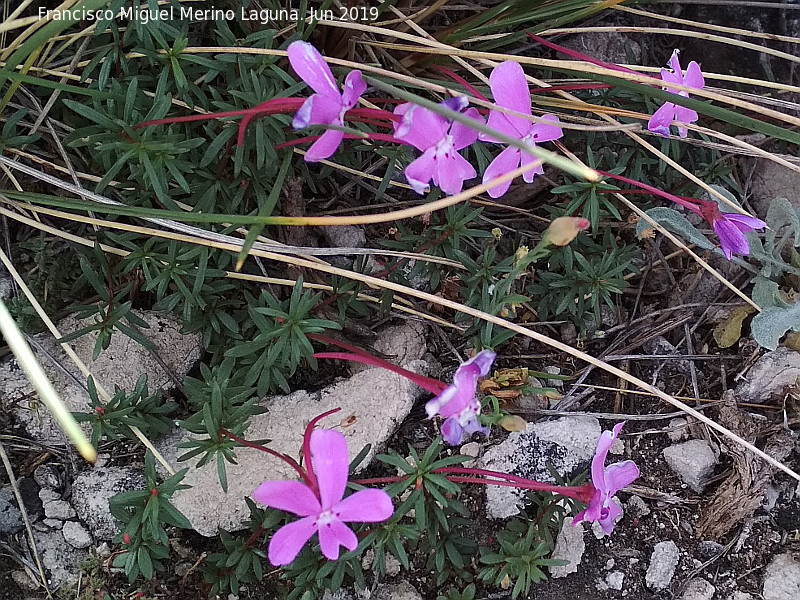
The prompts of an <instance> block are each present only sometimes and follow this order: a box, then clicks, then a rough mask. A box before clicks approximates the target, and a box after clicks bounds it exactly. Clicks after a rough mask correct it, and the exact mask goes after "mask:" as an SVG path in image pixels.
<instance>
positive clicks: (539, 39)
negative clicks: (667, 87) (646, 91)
mask: <svg viewBox="0 0 800 600" xmlns="http://www.w3.org/2000/svg"><path fill="white" fill-rule="evenodd" d="M526 33H527V34H528V37H529V38H531V39H532V40H533V41H535V42H538V43H539V44H541V45H542V46H545V47H546V48H550V49H551V50H555V51H556V52H560V53H561V54H565V55H566V56H569V57H570V58H575V59H577V60H582V61H584V62H588V63H591V64H593V65H597V66H600V67H605V68H606V69H611V70H612V71H621V72H622V73H629V74H631V75H637V76H638V75H641V73H637V72H636V71H634V70H632V69H628V68H627V67H621V66H619V65H615V64H614V63H609V62H604V61H602V60H598V59H596V58H594V57H592V56H588V55H586V54H583V53H581V52H577V51H576V50H571V49H569V48H565V47H564V46H559V45H558V44H554V43H553V42H548V41H547V40H546V39H544V38H543V37H539V36H538V35H534V34H532V33H530V32H526ZM651 79H653V80H654V81H657V82H658V85H661V80H660V79H656V78H655V77H651Z"/></svg>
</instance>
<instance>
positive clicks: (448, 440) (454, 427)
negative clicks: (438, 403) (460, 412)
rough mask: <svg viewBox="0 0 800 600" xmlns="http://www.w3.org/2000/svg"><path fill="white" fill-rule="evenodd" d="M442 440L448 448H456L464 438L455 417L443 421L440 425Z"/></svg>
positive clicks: (461, 428)
mask: <svg viewBox="0 0 800 600" xmlns="http://www.w3.org/2000/svg"><path fill="white" fill-rule="evenodd" d="M441 431H442V438H444V442H445V444H447V445H448V446H458V445H459V444H460V443H461V440H462V439H463V437H464V428H463V427H461V424H460V423H459V422H458V419H456V418H455V417H450V418H448V419H445V422H444V423H442V430H441Z"/></svg>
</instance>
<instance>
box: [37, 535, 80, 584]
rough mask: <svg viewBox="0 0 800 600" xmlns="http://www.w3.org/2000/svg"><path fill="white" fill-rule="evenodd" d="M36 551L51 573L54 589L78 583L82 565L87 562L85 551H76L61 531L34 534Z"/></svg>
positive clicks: (50, 578)
mask: <svg viewBox="0 0 800 600" xmlns="http://www.w3.org/2000/svg"><path fill="white" fill-rule="evenodd" d="M34 540H35V541H36V549H37V550H38V551H39V556H40V557H41V559H42V564H43V565H44V567H45V569H47V571H48V572H49V573H50V577H49V583H50V584H51V586H52V587H53V588H58V587H60V586H62V585H65V584H68V585H74V584H75V583H77V581H78V574H79V573H80V566H81V563H82V562H83V561H84V560H86V557H87V556H88V553H87V552H86V551H85V550H76V549H75V548H73V547H72V546H70V545H69V544H67V542H66V541H65V540H64V536H63V535H61V532H60V531H51V532H37V533H35V534H34Z"/></svg>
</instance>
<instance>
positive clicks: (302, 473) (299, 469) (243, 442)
mask: <svg viewBox="0 0 800 600" xmlns="http://www.w3.org/2000/svg"><path fill="white" fill-rule="evenodd" d="M219 433H220V435H223V436H225V437H226V438H230V439H232V440H233V441H234V442H236V443H238V444H241V445H242V446H246V447H248V448H253V449H254V450H260V451H261V452H266V453H267V454H269V455H270V456H274V457H275V458H279V459H281V460H282V461H283V462H285V463H287V464H288V465H289V466H290V467H292V468H293V469H294V470H295V471H297V474H298V475H299V476H300V478H301V479H302V480H303V481H305V482H306V484H309V478H308V474H307V473H306V472H305V470H304V469H303V467H301V466H300V465H299V464H298V462H297V461H296V460H295V459H293V458H292V457H291V456H288V455H286V454H281V453H280V452H276V451H275V450H272V449H271V448H267V447H266V446H262V445H261V444H256V443H254V442H248V441H247V440H246V439H244V438H240V437H239V436H238V435H236V434H234V433H231V432H230V431H228V430H227V429H224V428H222V427H220V428H219ZM309 487H310V485H309Z"/></svg>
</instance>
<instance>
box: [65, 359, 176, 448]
mask: <svg viewBox="0 0 800 600" xmlns="http://www.w3.org/2000/svg"><path fill="white" fill-rule="evenodd" d="M87 389H88V390H89V399H90V406H91V407H92V412H89V413H72V414H73V416H74V417H75V420H76V421H78V422H83V423H91V425H92V445H93V446H95V447H97V444H98V443H99V442H100V441H101V440H106V441H117V440H119V439H121V438H127V439H129V440H136V439H137V437H136V435H135V434H134V433H133V431H132V430H131V428H132V427H137V428H138V429H139V430H140V431H141V432H142V433H143V434H144V435H146V436H148V437H149V438H151V439H152V438H155V437H158V436H161V435H165V434H167V433H169V432H170V431H171V430H172V427H173V424H172V420H171V419H170V418H169V415H170V414H171V413H173V412H174V411H175V409H176V408H177V404H175V403H174V402H169V401H167V402H165V401H164V399H163V397H162V394H161V393H160V392H156V393H155V394H148V392H147V375H146V374H143V375H142V376H141V377H139V379H138V381H137V382H136V386H135V387H134V388H133V391H132V392H131V393H130V394H128V393H126V392H125V390H123V389H120V388H117V389H116V391H115V393H114V396H113V397H112V398H111V400H109V401H108V402H106V403H105V404H104V403H102V402H101V401H100V399H99V398H98V396H97V387H96V386H95V383H94V379H93V378H92V377H91V376H90V377H89V379H88V382H87Z"/></svg>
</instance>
